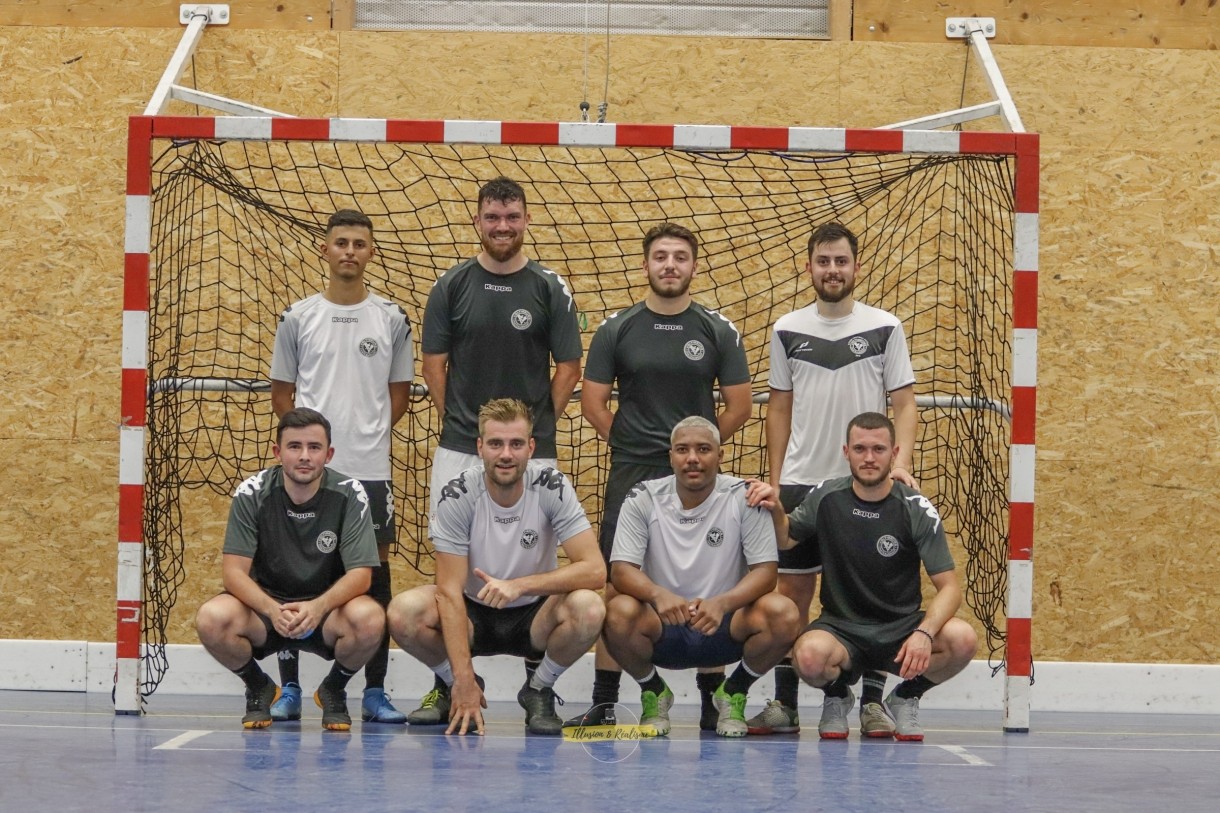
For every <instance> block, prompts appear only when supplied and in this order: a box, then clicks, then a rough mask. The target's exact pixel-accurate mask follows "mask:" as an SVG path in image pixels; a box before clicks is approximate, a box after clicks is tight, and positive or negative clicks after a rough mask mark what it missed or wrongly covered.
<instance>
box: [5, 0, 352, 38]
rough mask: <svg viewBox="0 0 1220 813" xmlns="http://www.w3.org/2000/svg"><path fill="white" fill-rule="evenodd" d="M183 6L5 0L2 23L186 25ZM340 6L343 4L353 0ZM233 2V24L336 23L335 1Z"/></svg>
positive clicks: (150, 0)
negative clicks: (333, 19) (181, 16)
mask: <svg viewBox="0 0 1220 813" xmlns="http://www.w3.org/2000/svg"><path fill="white" fill-rule="evenodd" d="M183 5H186V4H185V3H182V2H179V0H124V1H123V2H122V3H113V2H109V3H108V2H105V0H0V26H6V25H14V26H20V25H34V26H54V25H62V26H70V27H84V26H87V27H94V28H143V27H148V28H173V29H177V28H181V27H182V26H181V24H180V23H179V22H178V12H179V7H180V6H183ZM200 5H204V4H200ZM336 5H338V6H339V7H340V8H342V7H344V6H345V5H350V0H347V2H344V0H340V2H339V3H337V4H336ZM228 6H229V12H230V15H231V19H230V20H229V22H228V24H227V25H226V26H225V27H228V28H235V29H240V28H263V29H268V28H269V29H275V30H281V31H326V30H329V29H330V27H331V21H330V14H331V0H250V1H249V2H241V3H233V2H230V3H228ZM346 27H348V28H350V27H351V26H350V23H349V24H348V25H347V26H346Z"/></svg>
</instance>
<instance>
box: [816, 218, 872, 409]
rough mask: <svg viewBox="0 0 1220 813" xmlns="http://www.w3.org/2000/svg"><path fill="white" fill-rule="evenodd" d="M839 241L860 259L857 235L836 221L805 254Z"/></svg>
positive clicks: (824, 228)
mask: <svg viewBox="0 0 1220 813" xmlns="http://www.w3.org/2000/svg"><path fill="white" fill-rule="evenodd" d="M837 240H847V244H848V245H849V246H851V258H852V259H853V260H859V259H860V251H859V241H858V240H857V239H856V235H855V234H854V233H853V232H852V230H851V229H849V228H847V227H846V226H844V225H843V224H842V223H839V222H838V221H836V220H832V221H830V222H829V223H823V224H822V225H820V226H818V227H817V228H816V229H814V230H813V234H811V235H809V246H808V249H807V251H806V252H805V254H806V255H807V256H809V257H812V256H813V250H814V249H815V248H817V247H818V246H821V245H825V244H826V243H833V242H835V241H837ZM877 428H879V427H877Z"/></svg>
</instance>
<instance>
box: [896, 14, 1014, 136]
mask: <svg viewBox="0 0 1220 813" xmlns="http://www.w3.org/2000/svg"><path fill="white" fill-rule="evenodd" d="M995 35H996V22H995V17H947V18H945V36H946V37H948V38H949V39H959V40H962V39H964V40H969V41H970V49H971V50H972V51H973V52H974V54H975V56H976V57H977V58H978V60H979V63H980V64H981V65H982V67H983V73H984V75H985V76H986V78H987V87H988V88H990V89H991V95H992V96H994V97H995V98H994V99H993V100H992V101H990V102H984V103H982V104H976V105H973V106H971V107H961V108H958V109H956V110H950V111H947V112H945V113H937V114H935V115H932V116H921V117H920V118H917V119H908V120H906V121H900V122H897V123H895V124H887V125H886V126H884V127H880V128H878V129H881V130H910V129H926V130H935V129H938V128H940V127H953V126H955V125H958V124H962V123H964V122H967V121H975V120H976V119H983V118H988V117H990V116H999V117H1000V120H1001V121H1002V122H1004V129H1005V130H1007V131H1008V132H1010V133H1024V132H1025V125H1024V123H1022V121H1021V114H1020V113H1018V112H1017V106H1016V104H1015V103H1014V102H1013V100H1012V95H1011V94H1009V92H1008V85H1007V84H1005V82H1004V75H1003V74H1002V73H1001V72H1000V66H999V63H997V62H996V60H995V55H994V54H992V53H991V46H990V45H988V44H987V40H989V39H992V38H993V37H995Z"/></svg>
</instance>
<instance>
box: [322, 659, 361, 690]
mask: <svg viewBox="0 0 1220 813" xmlns="http://www.w3.org/2000/svg"><path fill="white" fill-rule="evenodd" d="M359 671H360V670H359V669H348V668H347V667H346V666H344V665H343V664H341V663H339V660H338V659H337V658H336V659H335V663H334V665H333V666H331V667H330V674H328V675H327V676H326V677H325V678H324V679H323V680H322V683H324V684H325V685H326V687H327V688H328V689H335V690H338V691H342V690H343V689H346V688H347V682H348V681H349V680H351V679H352V675H354V674H356V673H357V672H359Z"/></svg>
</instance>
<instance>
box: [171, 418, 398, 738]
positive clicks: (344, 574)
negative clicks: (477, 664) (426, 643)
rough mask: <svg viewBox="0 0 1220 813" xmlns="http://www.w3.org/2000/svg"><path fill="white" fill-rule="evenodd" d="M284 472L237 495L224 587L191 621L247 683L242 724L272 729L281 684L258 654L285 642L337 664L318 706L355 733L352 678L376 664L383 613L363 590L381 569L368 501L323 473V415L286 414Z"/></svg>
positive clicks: (326, 450) (354, 484)
mask: <svg viewBox="0 0 1220 813" xmlns="http://www.w3.org/2000/svg"><path fill="white" fill-rule="evenodd" d="M272 448H273V451H274V452H275V456H276V459H278V460H279V461H280V465H278V466H273V467H272V468H269V469H264V470H263V471H260V472H259V473H258V474H255V475H254V476H253V477H250V478H249V479H247V480H246V481H245V482H243V483H242V484H241V485H240V486H238V488H237V492H236V493H235V494H234V495H233V504H232V507H231V509H230V511H229V524H228V527H227V528H226V530H225V542H224V554H223V558H222V560H221V572H222V578H223V583H224V589H225V592H223V593H221V594H220V595H218V596H216V597H215V598H212V599H209V600H208V601H206V602H205V603H204V604H203V606H202V607H200V608H199V612H198V614H197V615H196V617H195V628H196V630H197V631H198V633H199V640H200V641H201V642H202V643H203V646H204V648H205V649H207V651H208V652H209V653H210V654H211V655H212V657H214V658H215V659H216V660H218V661H219V662H220V663H221V664H223V665H224V666H225V667H227V668H228V669H231V670H232V671H233V672H234V673H235V674H236V675H237V676H238V677H240V678H241V679H242V681H243V682H245V684H246V714H245V716H244V717H242V721H241V722H242V725H243V726H244V727H246V728H265V727H267V726H269V725H271V704H272V703H274V702H275V701H276V699H277V698H278V697H279V696H280V689H279V687H278V686H276V685H275V682H274V681H272V680H271V678H269V677H267V674H266V673H265V672H264V671H263V670H262V669H261V668H260V667H259V665H258V659H259V658H263V657H266V656H267V655H271V654H273V653H276V652H278V651H279V650H280V649H282V648H285V647H296V648H298V649H300V650H303V651H305V652H313V653H314V654H316V655H319V656H321V657H323V658H326V659H327V660H334V666H332V667H331V670H330V674H329V675H327V676H326V678H325V679H324V680H323V681H322V683H321V685H320V686H318V690H317V692H316V693H315V694H314V702H316V703H317V704H318V706H319V707H320V708H321V709H322V727H323V728H327V729H330V730H334V731H346V730H347V729H349V728H351V725H352V718H351V716H350V715H349V714H348V710H347V692H346V687H347V682H348V681H349V680H350V679H351V677H352V675H353V674H355V673H356V672H358V671H359V670H360V669H361V668H362V667H363V666H364V665H365V663H366V662H367V661H368V659H369V658H370V657H372V655H373V653H374V652H375V651H376V650H377V647H378V645H379V644H380V643H381V637H382V635H383V634H384V632H385V612H384V611H383V610H382V609H381V607H380V605H378V604H377V602H376V601H374V600H373V599H372V598H369V596H367V595H366V593H367V592H368V589H369V584H370V583H371V582H372V578H373V568H375V567H377V566H378V565H379V564H380V560H379V559H378V557H377V541H376V539H375V538H374V536H373V521H372V518H371V516H370V513H369V501H368V496H367V495H366V494H365V492H364V489H363V488H362V487H361V486H360V482H359V481H358V480H353V479H351V478H348V477H346V476H345V475H343V474H340V473H338V472H335V471H332V470H330V469H328V468H327V467H326V464H327V463H328V462H329V461H330V459H331V457H332V455H333V454H334V449H333V448H332V447H331V445H330V422H329V421H327V420H326V418H325V417H323V416H322V414H321V413H320V412H317V411H315V410H312V409H306V408H299V409H292V410H289V411H288V412H285V413H284V415H283V417H281V418H280V423H279V428H278V429H277V430H276V442H275V446H274V447H272Z"/></svg>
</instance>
